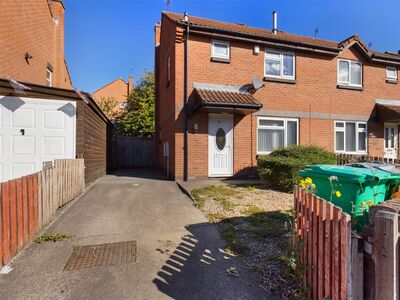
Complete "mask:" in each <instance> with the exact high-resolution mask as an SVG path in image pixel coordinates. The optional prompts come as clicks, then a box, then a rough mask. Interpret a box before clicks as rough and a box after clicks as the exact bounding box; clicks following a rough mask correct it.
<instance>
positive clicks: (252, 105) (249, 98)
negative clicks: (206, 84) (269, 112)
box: [194, 88, 262, 110]
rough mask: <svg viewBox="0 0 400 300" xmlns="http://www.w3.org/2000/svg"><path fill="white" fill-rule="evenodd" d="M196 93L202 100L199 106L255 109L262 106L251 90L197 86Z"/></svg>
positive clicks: (198, 99)
mask: <svg viewBox="0 0 400 300" xmlns="http://www.w3.org/2000/svg"><path fill="white" fill-rule="evenodd" d="M194 93H195V95H196V98H197V101H199V102H200V103H198V105H199V106H215V107H218V106H221V107H232V108H235V107H237V108H249V109H255V110H258V109H260V108H261V107H262V104H261V103H260V102H258V101H257V99H255V98H254V97H253V95H252V94H250V93H249V92H242V91H225V90H213V89H202V88H195V89H194Z"/></svg>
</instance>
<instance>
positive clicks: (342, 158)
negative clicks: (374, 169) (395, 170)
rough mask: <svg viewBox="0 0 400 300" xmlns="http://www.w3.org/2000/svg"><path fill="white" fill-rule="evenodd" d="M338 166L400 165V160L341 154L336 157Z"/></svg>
mask: <svg viewBox="0 0 400 300" xmlns="http://www.w3.org/2000/svg"><path fill="white" fill-rule="evenodd" d="M336 157H337V161H338V163H337V164H338V165H345V164H350V163H358V162H383V163H388V164H395V165H399V164H400V160H398V159H394V158H384V157H380V156H370V155H355V154H344V153H339V154H337V155H336Z"/></svg>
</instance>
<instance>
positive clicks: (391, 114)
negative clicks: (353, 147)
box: [375, 100, 400, 123]
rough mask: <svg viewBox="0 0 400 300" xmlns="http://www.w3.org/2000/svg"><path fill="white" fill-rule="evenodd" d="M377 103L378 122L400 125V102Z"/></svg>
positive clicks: (382, 101)
mask: <svg viewBox="0 0 400 300" xmlns="http://www.w3.org/2000/svg"><path fill="white" fill-rule="evenodd" d="M375 103H376V115H377V119H378V121H380V122H385V123H400V100H376V101H375Z"/></svg>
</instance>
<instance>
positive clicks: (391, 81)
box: [386, 78, 397, 84]
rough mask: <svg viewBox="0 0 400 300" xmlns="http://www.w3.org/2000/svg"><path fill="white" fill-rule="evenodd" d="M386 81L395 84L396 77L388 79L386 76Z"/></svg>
mask: <svg viewBox="0 0 400 300" xmlns="http://www.w3.org/2000/svg"><path fill="white" fill-rule="evenodd" d="M386 83H391V84H397V80H396V79H388V78H386Z"/></svg>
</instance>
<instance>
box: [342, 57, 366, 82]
mask: <svg viewBox="0 0 400 300" xmlns="http://www.w3.org/2000/svg"><path fill="white" fill-rule="evenodd" d="M341 61H344V62H347V63H348V64H349V81H348V82H346V81H340V69H339V64H340V62H341ZM352 64H359V65H360V69H361V72H360V75H361V78H360V84H354V83H351V65H352ZM363 73H364V69H363V64H362V62H361V61H358V60H351V59H343V58H339V59H338V60H337V84H338V85H345V86H354V87H362V86H363V76H364V75H363Z"/></svg>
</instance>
